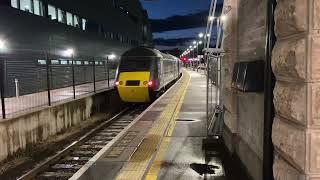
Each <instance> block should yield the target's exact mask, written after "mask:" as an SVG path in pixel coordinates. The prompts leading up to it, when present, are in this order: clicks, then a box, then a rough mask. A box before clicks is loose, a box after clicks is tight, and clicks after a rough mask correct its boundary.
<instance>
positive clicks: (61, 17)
mask: <svg viewBox="0 0 320 180" xmlns="http://www.w3.org/2000/svg"><path fill="white" fill-rule="evenodd" d="M58 21H59V22H61V23H66V12H65V11H63V10H61V9H58Z"/></svg>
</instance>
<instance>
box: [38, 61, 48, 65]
mask: <svg viewBox="0 0 320 180" xmlns="http://www.w3.org/2000/svg"><path fill="white" fill-rule="evenodd" d="M38 64H39V65H46V64H47V61H46V60H38Z"/></svg>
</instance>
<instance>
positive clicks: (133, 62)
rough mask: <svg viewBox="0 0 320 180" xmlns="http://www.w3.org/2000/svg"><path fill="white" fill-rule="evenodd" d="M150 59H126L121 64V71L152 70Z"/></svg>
mask: <svg viewBox="0 0 320 180" xmlns="http://www.w3.org/2000/svg"><path fill="white" fill-rule="evenodd" d="M150 66H151V60H150V59H126V60H122V61H121V63H120V66H119V71H120V72H134V71H150Z"/></svg>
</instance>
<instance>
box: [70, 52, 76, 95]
mask: <svg viewBox="0 0 320 180" xmlns="http://www.w3.org/2000/svg"><path fill="white" fill-rule="evenodd" d="M71 62H72V64H71V67H72V88H73V99H76V84H75V77H74V76H75V75H74V57H73V54H72V55H71Z"/></svg>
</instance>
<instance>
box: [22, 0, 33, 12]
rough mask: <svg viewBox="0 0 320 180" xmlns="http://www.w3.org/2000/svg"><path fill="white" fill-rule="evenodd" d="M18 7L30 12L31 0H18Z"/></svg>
mask: <svg viewBox="0 0 320 180" xmlns="http://www.w3.org/2000/svg"><path fill="white" fill-rule="evenodd" d="M20 9H21V10H23V11H27V12H32V10H31V0H20Z"/></svg>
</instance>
